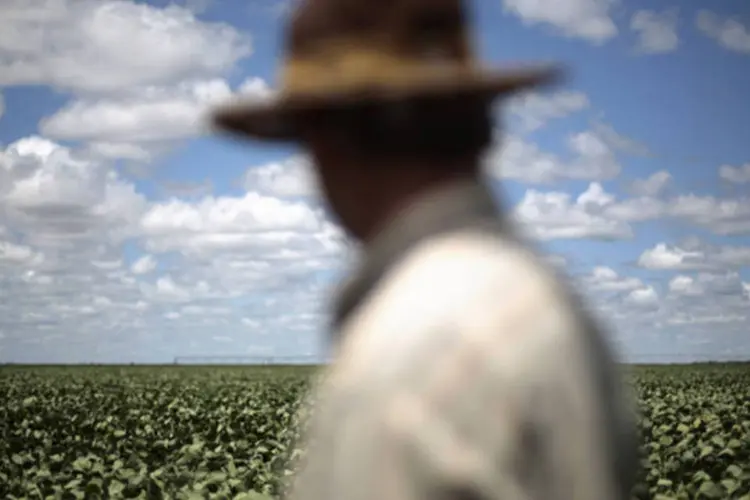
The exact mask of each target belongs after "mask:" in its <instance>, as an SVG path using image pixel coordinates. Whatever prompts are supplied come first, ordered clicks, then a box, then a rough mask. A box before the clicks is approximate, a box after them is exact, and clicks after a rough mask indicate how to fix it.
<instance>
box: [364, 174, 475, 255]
mask: <svg viewBox="0 0 750 500" xmlns="http://www.w3.org/2000/svg"><path fill="white" fill-rule="evenodd" d="M408 172H409V171H408V170H407V171H405V172H404V174H403V175H399V176H397V177H396V178H395V179H394V180H393V181H392V182H390V186H388V189H385V190H383V192H385V193H387V195H386V196H385V197H384V198H382V199H381V200H380V203H379V204H378V205H377V206H378V207H379V208H378V209H377V211H375V209H374V208H373V212H372V216H371V217H370V223H369V224H368V225H367V227H366V228H365V229H366V230H365V231H363V232H362V234H361V237H360V240H361V241H362V243H363V244H364V245H365V246H367V245H368V244H369V243H370V242H371V241H372V240H373V239H374V238H375V237H376V236H377V235H378V234H380V233H381V232H382V231H383V230H384V229H385V228H387V227H388V226H389V225H390V224H391V223H392V222H393V221H395V220H397V219H398V218H399V217H400V216H401V215H402V214H403V213H404V212H405V211H407V210H409V207H410V206H411V205H412V204H413V203H414V202H415V200H418V199H419V198H421V197H422V196H424V195H426V194H427V193H430V192H432V191H435V190H439V189H441V188H443V187H445V186H448V185H450V184H452V183H455V182H467V181H477V182H478V177H477V174H476V173H474V172H471V171H468V170H456V171H454V172H445V171H441V172H434V173H430V174H428V175H422V176H416V175H413V174H412V175H410V174H409V173H408Z"/></svg>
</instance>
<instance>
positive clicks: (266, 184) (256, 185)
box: [240, 155, 319, 198]
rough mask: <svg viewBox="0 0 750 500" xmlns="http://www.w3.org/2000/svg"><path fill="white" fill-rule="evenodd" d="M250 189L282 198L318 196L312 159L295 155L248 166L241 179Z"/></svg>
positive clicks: (246, 187)
mask: <svg viewBox="0 0 750 500" xmlns="http://www.w3.org/2000/svg"><path fill="white" fill-rule="evenodd" d="M240 184H241V185H242V187H243V188H245V189H247V190H248V191H257V192H260V193H263V194H266V195H271V196H278V197H281V198H290V197H292V198H293V197H302V198H313V197H316V196H318V194H319V193H318V189H317V185H316V181H315V172H314V170H313V168H312V165H311V164H310V159H309V158H308V157H307V156H304V155H295V156H291V157H289V158H286V159H284V160H283V161H279V162H272V163H267V164H265V165H260V166H253V167H250V168H248V169H247V170H246V171H245V172H244V174H243V175H242V178H241V180H240Z"/></svg>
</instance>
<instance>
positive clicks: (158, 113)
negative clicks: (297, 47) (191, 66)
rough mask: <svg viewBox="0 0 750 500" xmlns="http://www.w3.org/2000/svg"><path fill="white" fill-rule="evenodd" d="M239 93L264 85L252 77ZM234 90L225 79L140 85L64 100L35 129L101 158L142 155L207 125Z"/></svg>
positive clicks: (259, 94) (256, 93)
mask: <svg viewBox="0 0 750 500" xmlns="http://www.w3.org/2000/svg"><path fill="white" fill-rule="evenodd" d="M238 93H239V95H242V96H243V97H245V98H251V99H252V98H255V99H258V100H261V99H265V98H267V96H268V95H270V89H268V87H267V86H266V85H265V82H264V81H263V80H261V79H258V78H250V79H248V80H247V81H245V82H243V84H241V86H240V88H239V89H238ZM233 95H234V93H233V91H232V90H231V89H230V88H229V85H228V84H227V83H226V81H224V80H222V79H212V80H203V81H185V82H181V83H179V84H177V85H175V86H171V87H144V88H141V89H138V90H137V91H133V92H131V93H130V94H129V95H124V96H115V97H105V98H94V99H90V98H83V99H77V100H72V101H70V102H69V103H68V104H67V105H65V106H64V107H63V108H62V109H60V110H58V111H57V112H56V113H55V114H54V115H52V116H49V117H47V118H44V119H42V121H41V122H40V130H41V132H42V133H43V134H44V135H45V136H47V137H50V138H53V139H58V140H78V141H86V142H90V143H91V144H92V146H91V147H92V149H93V150H94V152H97V153H100V154H101V155H102V156H103V157H105V158H106V157H109V158H126V159H133V160H147V159H149V158H150V154H149V148H151V146H152V145H154V144H156V146H157V147H158V146H160V145H163V144H164V143H168V142H171V141H176V140H179V139H186V138H189V137H192V136H196V135H199V134H202V133H205V132H207V131H208V130H209V123H208V121H207V120H206V118H207V115H206V113H207V112H208V111H209V110H210V109H211V107H212V106H214V105H216V104H217V103H221V102H224V101H227V100H228V99H230V98H231V97H232V96H233Z"/></svg>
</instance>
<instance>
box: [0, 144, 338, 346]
mask: <svg viewBox="0 0 750 500" xmlns="http://www.w3.org/2000/svg"><path fill="white" fill-rule="evenodd" d="M259 168H260V169H263V168H264V167H259ZM271 170H272V169H271ZM289 175H297V174H294V173H289ZM290 183H291V184H290V185H303V183H302V182H301V181H300V180H299V179H298V180H290ZM0 186H1V187H0V280H1V281H2V282H3V284H4V285H3V290H2V292H1V293H0V296H2V300H0V318H1V319H0V328H1V329H3V331H9V332H11V333H10V334H9V335H8V337H7V338H6V339H3V342H4V347H5V348H6V350H5V352H6V353H8V352H10V353H12V355H14V356H16V357H17V358H19V359H24V356H29V355H30V354H29V353H30V352H31V351H29V349H28V346H29V343H30V342H33V343H34V346H35V350H34V351H33V353H34V356H36V357H37V359H38V357H40V356H41V357H44V356H47V358H45V359H62V358H64V359H65V360H66V361H75V360H76V359H77V358H76V356H84V358H83V361H86V359H89V360H90V359H120V360H122V359H123V357H125V358H126V359H127V358H128V357H132V358H134V359H144V356H145V357H148V356H153V357H155V359H156V360H159V359H161V360H162V361H163V360H164V357H165V356H166V357H167V358H170V357H172V356H175V355H178V354H180V353H183V354H185V353H191V352H193V353H200V352H201V349H205V348H206V347H205V346H206V344H205V338H204V337H202V335H203V333H204V332H206V331H212V332H215V331H217V329H223V330H222V333H221V335H222V336H228V335H232V336H233V338H234V339H235V341H236V342H237V343H238V344H239V346H240V350H245V349H246V348H248V349H249V348H250V347H253V348H254V349H262V350H266V351H268V352H270V353H273V351H274V349H280V350H281V352H286V353H289V352H290V350H291V352H295V350H298V349H300V348H304V349H305V350H310V349H313V347H314V345H315V342H314V338H313V337H310V339H309V345H308V344H305V343H304V342H303V343H302V344H299V342H300V340H299V339H298V338H297V337H296V335H298V334H299V333H294V332H303V331H304V332H307V335H310V334H312V333H314V332H315V331H317V330H319V329H320V328H322V326H323V325H324V321H325V317H324V316H322V315H321V314H320V308H321V307H322V303H321V299H323V297H324V293H325V288H326V287H327V286H329V285H328V283H329V282H330V281H331V280H332V279H333V278H334V277H335V273H336V270H337V269H338V268H340V266H341V265H343V264H345V263H346V262H347V258H348V255H349V252H348V251H347V250H346V249H345V246H344V239H343V235H342V233H341V231H340V230H339V229H338V228H337V227H336V226H334V225H333V224H332V223H331V222H330V221H328V220H327V219H326V218H325V215H324V213H323V212H321V210H320V209H319V208H318V207H316V206H315V204H308V203H307V202H305V201H291V200H283V199H280V198H277V197H276V195H278V194H296V193H295V190H292V191H289V190H288V188H285V187H284V186H285V183H283V182H282V183H280V184H279V183H278V182H269V183H266V184H264V185H263V187H264V189H265V191H264V193H261V192H254V191H248V192H246V193H244V194H241V195H238V196H234V197H231V196H222V197H212V196H200V197H197V198H196V199H193V200H187V199H180V198H175V197H173V198H170V199H167V200H164V201H161V202H156V201H149V200H147V199H146V198H145V197H144V196H143V195H142V194H140V193H139V192H138V191H137V190H136V188H135V186H134V185H132V184H129V183H128V182H126V181H123V180H122V179H120V178H119V177H118V176H117V175H116V174H115V173H114V171H113V170H112V169H111V167H110V166H109V165H108V164H107V163H106V162H101V161H97V160H94V159H92V158H90V157H89V156H86V155H80V154H79V153H78V152H77V151H75V150H71V149H69V148H65V147H62V146H60V145H59V144H56V143H54V142H51V141H49V140H46V139H41V138H38V137H30V138H26V139H23V140H21V141H17V142H16V143H13V144H11V145H9V146H8V147H6V148H5V150H2V151H1V153H0ZM279 186H281V187H279ZM256 187H261V186H256ZM266 188H267V189H266ZM274 193H276V194H274ZM126 249H127V252H126ZM147 249H150V250H151V251H150V252H149V253H145V252H146V251H147ZM133 252H135V255H134V256H133ZM157 263H158V266H157ZM50 304H52V305H50ZM231 325H236V328H244V329H246V330H247V331H250V332H252V333H253V334H255V333H257V334H259V335H262V336H263V338H264V339H265V340H262V341H261V340H258V339H257V338H256V339H255V340H253V339H247V340H243V339H242V337H238V336H236V335H235V334H236V333H237V332H236V331H235V332H234V333H231V332H232V330H231V328H232V326H231ZM223 332H226V333H223ZM271 334H273V335H271ZM176 335H179V337H176ZM94 336H95V337H94ZM92 338H97V339H99V340H98V341H96V342H91V339H92ZM187 338H189V340H184V339H187ZM141 342H145V344H141ZM305 342H307V341H305ZM243 344H244V345H243ZM303 344H304V345H303ZM143 345H147V346H148V347H143V348H142V349H140V348H139V346H143ZM300 345H302V347H300ZM139 349H140V350H139ZM24 353H27V354H24ZM150 359H151V358H150Z"/></svg>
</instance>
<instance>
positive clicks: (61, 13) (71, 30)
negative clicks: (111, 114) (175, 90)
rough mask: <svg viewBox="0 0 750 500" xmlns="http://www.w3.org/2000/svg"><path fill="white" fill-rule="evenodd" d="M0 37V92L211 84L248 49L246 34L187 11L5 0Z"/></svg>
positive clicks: (116, 3) (121, 2)
mask: <svg viewBox="0 0 750 500" xmlns="http://www.w3.org/2000/svg"><path fill="white" fill-rule="evenodd" d="M0 33H3V37H2V38H1V39H0V85H23V84H35V85H50V86H52V87H54V88H57V89H60V90H66V91H71V92H75V93H119V92H122V91H123V90H127V89H132V88H134V87H141V86H161V85H167V84H171V83H175V82H178V81H183V80H200V79H206V78H212V77H216V76H220V75H223V74H224V73H226V72H227V71H229V70H230V69H231V68H233V67H234V65H235V64H236V63H237V61H239V60H240V59H242V58H244V57H246V56H248V55H250V53H251V50H252V46H251V43H250V40H249V39H248V37H247V36H246V35H243V34H241V33H239V32H238V31H237V30H236V29H235V28H233V27H231V26H229V25H227V24H223V23H209V22H204V21H200V20H198V19H197V18H196V17H195V14H194V12H193V11H191V10H189V9H187V8H184V7H180V6H177V5H171V6H169V7H166V8H158V7H155V6H151V5H148V4H144V3H135V2H131V1H125V0H111V1H104V2H97V1H89V0H76V1H70V0H45V1H41V2H27V1H25V0H7V1H4V2H2V6H0ZM207 47H210V50H206V49H207Z"/></svg>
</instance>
